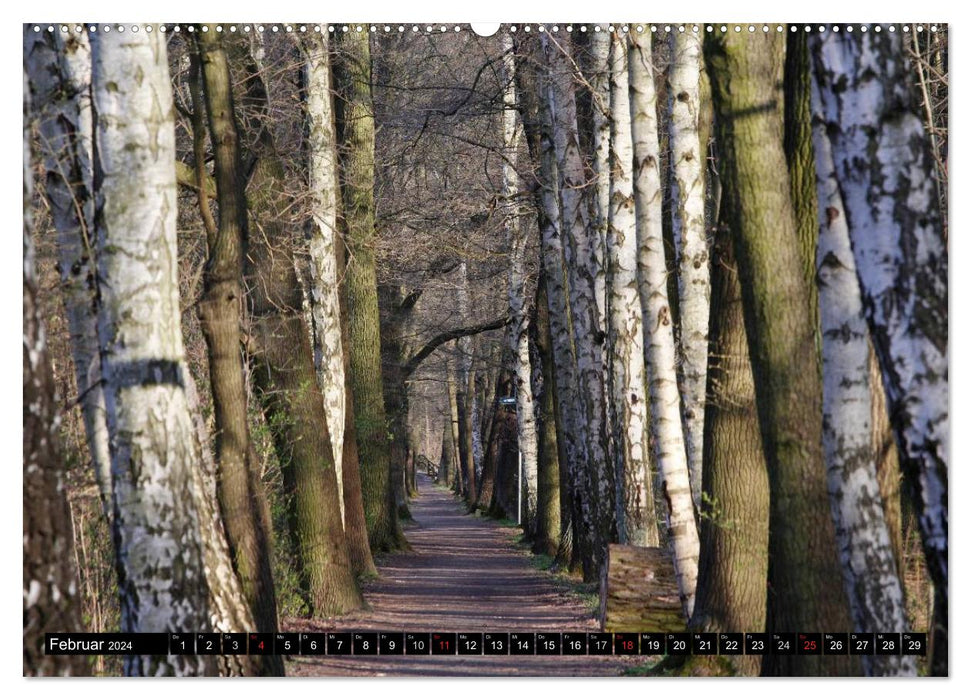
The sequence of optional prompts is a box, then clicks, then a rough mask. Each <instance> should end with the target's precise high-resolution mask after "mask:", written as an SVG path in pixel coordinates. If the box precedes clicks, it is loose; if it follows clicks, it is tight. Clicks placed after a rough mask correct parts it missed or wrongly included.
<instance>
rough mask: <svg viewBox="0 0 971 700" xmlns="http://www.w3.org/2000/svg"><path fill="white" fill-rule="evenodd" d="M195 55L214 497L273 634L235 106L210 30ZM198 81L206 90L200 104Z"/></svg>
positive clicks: (272, 664) (249, 593)
mask: <svg viewBox="0 0 971 700" xmlns="http://www.w3.org/2000/svg"><path fill="white" fill-rule="evenodd" d="M195 36H196V40H197V46H198V54H193V55H192V56H191V62H192V67H193V75H192V77H191V78H190V79H191V80H192V82H193V85H192V97H193V105H192V107H193V111H194V115H193V116H194V124H193V131H194V133H193V139H194V141H195V142H196V144H197V147H196V149H195V150H196V153H195V156H196V164H195V166H196V173H197V182H198V183H199V185H200V187H199V193H200V195H199V199H200V201H199V205H200V209H201V210H202V212H203V218H204V220H205V218H206V215H207V214H209V202H208V198H207V197H206V194H205V188H204V187H203V186H202V185H203V175H204V173H205V167H204V163H203V161H202V158H203V157H204V152H203V151H202V148H199V147H198V146H199V145H201V143H204V138H205V127H204V121H203V120H204V113H205V115H207V116H208V119H209V130H210V132H211V134H212V143H213V152H214V155H215V171H216V180H217V182H218V183H219V186H218V203H219V224H218V229H216V230H212V229H211V228H210V226H211V223H210V224H209V225H208V226H207V244H208V248H209V260H208V262H207V264H206V267H205V275H204V279H203V282H204V292H203V296H202V299H200V301H199V306H198V313H199V320H200V323H201V326H202V330H203V334H204V335H205V338H206V344H207V346H208V348H209V377H210V385H211V388H212V402H213V409H214V413H215V422H216V426H215V430H216V461H217V464H218V467H217V469H218V478H217V479H216V485H217V489H216V493H217V495H218V499H219V507H220V511H221V513H222V518H223V522H224V524H225V528H226V538H227V540H228V542H229V548H230V553H231V555H232V559H233V566H234V568H235V570H236V573H237V575H238V576H239V580H240V584H241V585H242V587H243V594H244V595H245V596H246V599H247V602H248V603H249V605H250V607H251V609H252V610H253V616H254V621H255V622H256V625H257V627H258V629H259V630H260V631H261V632H275V631H276V630H277V607H276V592H275V588H274V584H273V571H272V564H271V551H270V547H271V537H272V535H271V533H270V532H269V531H268V530H267V529H266V528H265V527H264V525H265V523H266V522H268V520H269V515H268V504H267V502H266V494H265V493H264V491H263V484H262V481H261V479H260V473H261V465H260V464H259V462H253V461H251V460H252V459H253V458H254V457H255V456H256V452H255V450H253V449H252V445H251V443H250V434H249V423H248V420H247V410H246V409H247V406H246V404H247V400H246V396H247V392H246V382H245V378H244V375H243V355H242V346H241V344H240V337H241V336H240V332H241V307H242V303H243V292H242V276H243V258H244V255H245V250H246V244H247V238H248V231H247V223H248V222H247V217H246V202H245V197H244V195H243V194H242V187H241V165H240V153H239V138H238V136H237V133H236V118H235V111H234V105H233V95H232V79H231V76H230V73H229V62H228V61H227V58H226V53H225V51H223V49H222V45H221V42H220V38H219V35H218V34H217V33H216V32H214V31H209V32H202V31H199V32H196V35H195ZM200 82H201V83H202V84H204V86H205V99H206V104H205V106H203V104H202V100H201V94H200ZM259 661H260V660H259V659H257V663H258V665H259V666H260V667H261V668H260V670H261V671H265V672H266V673H267V674H269V675H283V673H284V668H283V659H282V657H280V656H267V657H264V659H263V663H262V664H259Z"/></svg>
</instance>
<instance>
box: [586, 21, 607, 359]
mask: <svg viewBox="0 0 971 700" xmlns="http://www.w3.org/2000/svg"><path fill="white" fill-rule="evenodd" d="M587 36H588V43H587V47H586V49H587V51H586V52H585V55H584V56H582V58H585V59H586V60H582V61H581V63H582V64H583V66H582V68H583V74H584V77H585V78H586V80H587V83H588V85H587V87H588V88H589V91H590V126H591V127H592V128H591V129H590V131H591V134H590V136H591V139H590V164H591V166H592V167H593V177H594V182H593V186H592V187H591V188H590V193H591V198H590V199H591V204H592V206H591V213H592V216H593V221H592V222H591V223H592V224H593V227H594V229H595V230H596V241H595V243H594V247H593V250H594V260H593V264H594V270H595V277H594V294H595V296H596V299H597V312H598V315H599V318H600V319H601V324H602V325H601V327H600V330H601V331H603V332H604V333H606V332H608V331H607V319H608V312H607V296H608V291H607V265H608V262H607V260H608V257H607V255H608V254H607V245H608V244H607V238H608V236H609V232H608V228H607V227H608V225H609V218H610V187H611V178H612V177H613V175H612V169H611V167H612V166H611V163H610V152H611V127H612V126H613V118H612V115H615V114H616V112H614V111H613V107H612V106H611V104H610V100H611V84H610V80H611V71H612V69H611V64H610V52H611V37H612V34H611V32H608V31H607V28H606V27H603V29H602V31H599V32H598V31H594V32H592V33H589V34H588V35H587ZM604 370H605V371H606V372H609V371H610V369H609V367H606V366H605V368H604Z"/></svg>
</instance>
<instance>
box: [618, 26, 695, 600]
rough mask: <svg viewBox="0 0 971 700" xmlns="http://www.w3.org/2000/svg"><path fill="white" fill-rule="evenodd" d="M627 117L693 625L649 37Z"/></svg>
mask: <svg viewBox="0 0 971 700" xmlns="http://www.w3.org/2000/svg"><path fill="white" fill-rule="evenodd" d="M631 42H632V46H631V51H630V58H629V67H630V96H631V103H630V113H631V130H632V133H633V140H634V205H635V212H636V217H637V243H638V251H639V254H638V260H637V276H638V287H639V292H640V298H641V305H642V309H643V315H644V343H645V345H646V359H647V376H648V385H649V393H650V397H651V428H652V433H653V435H654V443H655V451H656V458H657V466H658V470H659V471H660V476H661V490H662V495H663V496H664V500H665V501H666V502H667V506H668V537H669V541H670V543H671V547H672V550H673V554H674V568H675V574H676V577H677V580H678V589H679V592H680V595H681V602H682V605H683V606H684V611H685V617H686V618H687V619H690V618H691V612H692V609H693V608H694V599H695V588H696V587H697V581H698V553H699V541H698V528H697V525H696V523H695V516H694V506H693V504H692V500H691V485H690V479H689V476H688V460H687V456H686V453H685V444H684V433H683V431H682V427H681V410H680V405H681V397H680V395H679V393H678V382H677V376H676V369H675V367H676V366H677V353H676V351H675V343H674V328H673V325H672V323H671V309H670V307H669V305H668V292H667V269H666V266H665V261H664V240H663V234H662V226H661V175H660V171H659V165H658V164H659V162H660V147H659V145H658V129H657V112H656V105H657V97H656V93H655V89H654V78H653V76H652V75H651V62H650V60H651V39H650V35H649V34H637V33H631Z"/></svg>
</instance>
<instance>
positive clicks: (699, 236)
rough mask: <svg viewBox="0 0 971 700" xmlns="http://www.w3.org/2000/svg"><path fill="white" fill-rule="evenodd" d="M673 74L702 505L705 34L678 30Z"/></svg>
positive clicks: (683, 298)
mask: <svg viewBox="0 0 971 700" xmlns="http://www.w3.org/2000/svg"><path fill="white" fill-rule="evenodd" d="M671 49H672V51H671V53H672V56H671V67H670V69H669V74H668V100H669V108H670V120H669V125H670V142H669V145H670V149H671V157H670V164H671V177H670V180H669V182H670V188H671V203H672V205H671V230H672V232H673V237H674V245H675V249H676V256H677V264H678V318H679V322H680V330H681V334H680V346H681V347H680V355H681V363H680V365H679V366H680V368H681V406H682V408H681V410H682V416H683V424H684V440H685V448H686V450H687V458H688V470H689V474H690V476H691V497H692V499H693V501H694V504H695V508H696V509H698V508H700V507H701V479H702V474H701V465H702V446H703V442H704V423H705V377H706V375H707V372H708V312H709V307H710V296H711V281H710V261H709V255H708V247H709V246H708V236H707V233H706V231H705V151H704V149H703V147H702V143H701V140H700V138H699V124H698V118H699V111H700V107H701V103H700V96H699V90H700V82H701V36H700V34H698V33H696V32H692V31H690V30H688V29H687V28H685V30H684V31H678V32H674V33H672V37H671Z"/></svg>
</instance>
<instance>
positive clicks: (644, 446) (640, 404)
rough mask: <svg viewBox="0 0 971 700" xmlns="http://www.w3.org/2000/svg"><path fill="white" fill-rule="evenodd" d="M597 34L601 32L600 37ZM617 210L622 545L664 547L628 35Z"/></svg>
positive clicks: (613, 365) (613, 105)
mask: <svg viewBox="0 0 971 700" xmlns="http://www.w3.org/2000/svg"><path fill="white" fill-rule="evenodd" d="M595 36H596V35H595ZM610 52H611V58H610V73H609V75H610V80H609V82H610V93H609V94H610V114H611V115H612V116H611V119H610V188H609V191H610V209H609V216H608V223H607V281H608V298H607V308H608V311H609V315H608V319H607V339H608V343H607V347H608V351H609V356H610V360H609V366H610V383H609V386H610V401H611V411H612V419H611V426H612V430H613V433H614V440H613V444H614V480H615V489H616V494H617V534H618V540H619V541H620V543H621V544H636V545H642V546H652V547H656V546H657V544H658V532H657V518H656V517H655V514H654V489H653V487H652V483H651V482H652V476H651V468H650V458H649V450H650V446H649V444H648V434H649V430H650V417H649V416H648V404H647V396H646V395H645V394H646V391H647V376H646V369H645V366H644V325H643V323H642V317H641V301H640V296H639V294H638V287H637V252H638V251H637V226H636V217H635V213H634V189H633V188H634V185H633V180H632V173H631V170H632V168H633V166H634V152H633V143H632V141H631V124H630V114H631V113H630V98H629V96H628V82H629V81H628V75H627V73H628V71H627V64H628V40H627V36H626V35H620V34H618V33H614V34H613V35H612V39H611V46H610Z"/></svg>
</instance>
